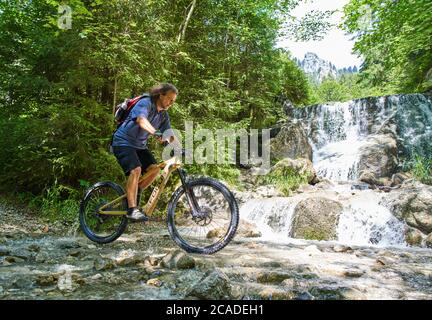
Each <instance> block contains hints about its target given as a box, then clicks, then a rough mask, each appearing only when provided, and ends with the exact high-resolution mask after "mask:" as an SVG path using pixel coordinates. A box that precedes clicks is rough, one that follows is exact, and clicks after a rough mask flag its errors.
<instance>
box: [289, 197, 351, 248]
mask: <svg viewBox="0 0 432 320" xmlns="http://www.w3.org/2000/svg"><path fill="white" fill-rule="evenodd" d="M342 209H343V207H342V205H341V204H340V203H339V202H337V201H334V200H329V199H326V198H322V197H316V198H308V199H305V200H302V201H300V202H299V203H298V204H297V206H296V208H295V210H294V215H293V222H292V228H291V237H293V238H300V239H309V240H335V239H336V238H337V232H336V229H337V225H338V222H339V216H340V214H341V213H342Z"/></svg>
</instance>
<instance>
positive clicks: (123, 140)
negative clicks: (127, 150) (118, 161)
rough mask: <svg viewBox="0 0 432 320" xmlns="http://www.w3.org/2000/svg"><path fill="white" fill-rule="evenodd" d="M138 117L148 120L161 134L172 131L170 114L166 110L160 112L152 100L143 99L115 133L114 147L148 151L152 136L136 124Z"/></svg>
mask: <svg viewBox="0 0 432 320" xmlns="http://www.w3.org/2000/svg"><path fill="white" fill-rule="evenodd" d="M138 117H144V118H147V120H148V121H150V123H151V125H152V126H153V127H154V128H155V129H156V130H157V129H159V130H160V131H161V132H164V131H165V130H168V129H171V123H170V119H169V116H168V112H166V111H164V110H162V111H160V112H158V111H157V108H156V105H155V104H154V103H152V101H151V99H150V98H143V99H141V100H140V101H138V103H137V104H136V105H135V106H134V107H133V108H132V110H131V112H130V113H129V116H128V117H127V118H126V120H125V121H124V122H123V124H122V125H121V126H120V128H118V129H117V131H116V132H115V134H114V138H113V143H112V145H113V147H133V148H137V149H147V139H148V136H149V135H150V134H149V133H148V132H147V131H145V130H143V129H142V128H141V127H140V126H139V125H138V123H137V122H136V119H137V118H138Z"/></svg>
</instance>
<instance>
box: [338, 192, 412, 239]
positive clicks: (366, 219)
mask: <svg viewBox="0 0 432 320" xmlns="http://www.w3.org/2000/svg"><path fill="white" fill-rule="evenodd" d="M380 200H381V198H380V197H379V196H378V195H377V194H376V193H374V192H373V191H371V190H368V191H362V192H360V193H358V194H357V195H356V196H353V197H351V198H350V200H349V203H348V205H346V206H345V207H344V210H343V212H342V214H341V215H340V217H339V224H338V227H337V236H338V242H341V243H344V244H351V245H377V246H382V247H385V246H405V245H406V243H405V239H404V233H405V232H404V231H405V226H406V225H405V223H404V222H402V221H399V220H398V219H397V218H396V217H395V216H393V215H392V214H391V212H390V210H389V209H388V208H386V207H384V206H382V205H380V204H379V202H380Z"/></svg>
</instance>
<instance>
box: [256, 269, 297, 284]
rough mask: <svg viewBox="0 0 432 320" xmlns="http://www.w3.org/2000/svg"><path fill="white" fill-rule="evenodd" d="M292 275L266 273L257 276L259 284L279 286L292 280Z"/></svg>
mask: <svg viewBox="0 0 432 320" xmlns="http://www.w3.org/2000/svg"><path fill="white" fill-rule="evenodd" d="M291 277H292V275H290V274H288V273H280V272H272V271H265V272H262V273H260V274H258V276H257V282H258V283H271V284H279V283H281V282H282V281H284V280H286V279H289V278H291Z"/></svg>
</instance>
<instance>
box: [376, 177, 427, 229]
mask: <svg viewBox="0 0 432 320" xmlns="http://www.w3.org/2000/svg"><path fill="white" fill-rule="evenodd" d="M383 204H384V205H386V206H387V207H388V208H389V209H390V211H391V212H392V213H393V215H394V216H395V217H397V218H398V219H401V220H404V221H406V223H407V224H408V225H409V226H411V227H413V228H416V229H418V230H420V231H421V232H423V233H424V234H429V233H431V232H432V186H428V185H424V184H421V183H419V182H415V181H407V182H404V183H403V184H402V185H401V187H400V188H399V189H397V190H394V191H393V192H391V193H389V194H388V195H387V196H386V197H385V199H384V201H383Z"/></svg>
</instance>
